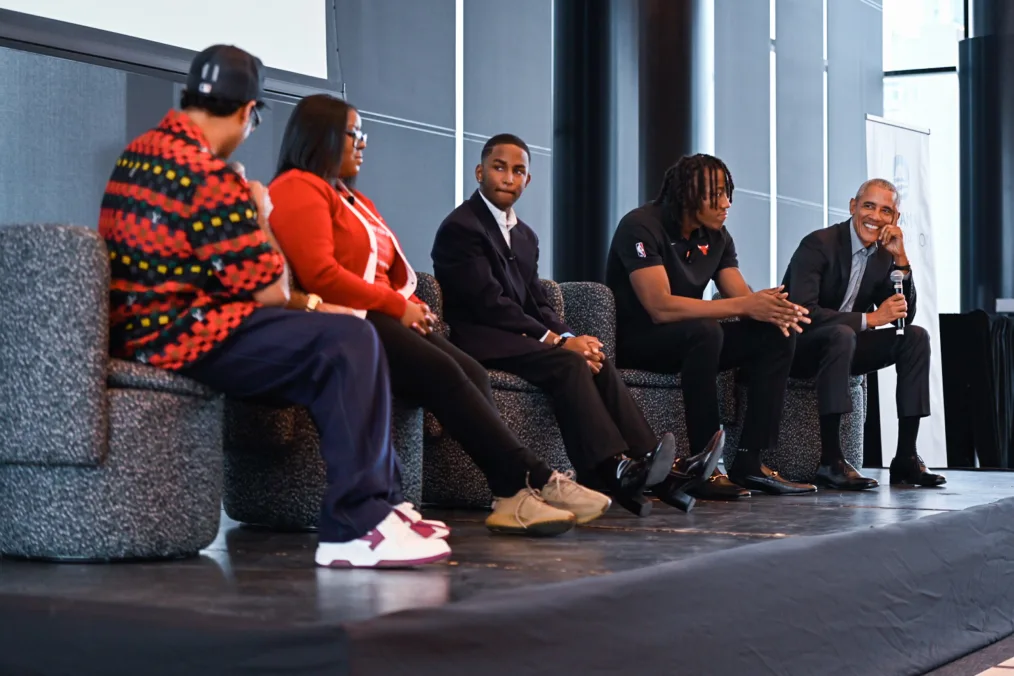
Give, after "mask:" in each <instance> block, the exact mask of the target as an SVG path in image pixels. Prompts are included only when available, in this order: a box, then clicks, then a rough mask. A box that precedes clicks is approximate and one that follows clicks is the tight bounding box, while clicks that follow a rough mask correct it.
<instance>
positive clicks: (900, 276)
mask: <svg viewBox="0 0 1014 676" xmlns="http://www.w3.org/2000/svg"><path fill="white" fill-rule="evenodd" d="M891 281H892V282H894V292H895V293H900V294H903V295H904V293H905V285H904V282H905V273H904V272H902V271H901V270H895V271H893V272H892V273H891ZM895 326H896V327H897V328H896V329H895V331H894V333H895V334H897V335H899V336H903V335H905V318H904V317H899V318H898V321H897V324H895Z"/></svg>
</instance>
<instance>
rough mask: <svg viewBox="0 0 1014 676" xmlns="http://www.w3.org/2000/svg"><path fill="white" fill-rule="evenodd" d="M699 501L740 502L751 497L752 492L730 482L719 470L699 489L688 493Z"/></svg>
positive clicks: (692, 489)
mask: <svg viewBox="0 0 1014 676" xmlns="http://www.w3.org/2000/svg"><path fill="white" fill-rule="evenodd" d="M687 493H689V494H690V495H692V496H694V497H695V498H697V499H698V500H739V499H741V498H748V497H750V491H748V490H747V489H745V488H743V487H742V486H737V485H736V484H734V483H732V482H731V481H729V477H727V476H726V475H724V474H722V473H721V472H719V471H718V470H717V469H716V470H715V471H714V472H713V473H712V475H711V478H709V479H708V480H707V481H705V482H704V483H702V484H701V485H700V486H698V487H697V488H691V489H690V490H688V491H687Z"/></svg>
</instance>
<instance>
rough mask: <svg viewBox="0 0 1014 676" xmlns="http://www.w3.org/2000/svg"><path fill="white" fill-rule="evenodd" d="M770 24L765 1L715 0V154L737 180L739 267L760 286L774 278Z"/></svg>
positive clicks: (734, 219)
mask: <svg viewBox="0 0 1014 676" xmlns="http://www.w3.org/2000/svg"><path fill="white" fill-rule="evenodd" d="M768 23H769V10H768V3H767V1H766V0H750V1H749V2H743V0H715V154H716V155H718V157H720V158H722V159H723V160H724V161H725V163H726V165H727V166H728V167H729V171H730V172H732V178H733V181H734V182H735V184H736V188H737V190H736V192H735V193H734V194H733V206H732V210H731V212H730V216H729V230H730V232H732V234H733V236H734V237H735V238H736V248H737V251H738V252H739V265H740V269H741V270H742V272H743V274H744V276H745V277H746V280H747V282H749V283H750V284H751V286H753V287H754V288H756V289H761V288H766V287H767V286H768V283H769V281H770V280H769V277H770V272H769V268H770V263H769V261H770V258H771V256H770V249H771V207H770V200H769V199H768V197H767V195H769V193H770V188H771V164H770V162H771V144H770V138H769V137H770V127H771V115H770V108H771V97H770V93H769V89H770V53H771V39H770V37H769V35H770V34H769V28H768ZM747 191H749V192H747ZM750 193H755V194H750Z"/></svg>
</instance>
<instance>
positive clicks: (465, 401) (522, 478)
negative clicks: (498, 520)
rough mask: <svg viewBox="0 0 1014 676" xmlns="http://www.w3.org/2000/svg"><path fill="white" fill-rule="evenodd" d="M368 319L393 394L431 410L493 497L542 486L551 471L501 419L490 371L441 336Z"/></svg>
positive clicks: (378, 316) (387, 319) (375, 315)
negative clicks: (384, 359)
mask: <svg viewBox="0 0 1014 676" xmlns="http://www.w3.org/2000/svg"><path fill="white" fill-rule="evenodd" d="M366 318H367V319H368V320H369V321H370V322H371V323H372V324H373V326H374V328H375V329H376V330H377V335H378V336H379V337H380V342H381V343H383V345H384V350H385V351H386V353H387V361H388V364H390V368H391V389H392V391H393V392H394V396H396V397H398V398H403V399H405V400H407V401H410V402H413V403H415V404H416V405H418V406H422V407H423V408H425V409H427V410H428V411H430V412H432V413H433V415H434V416H436V419H437V420H439V421H440V424H441V425H442V426H443V427H444V429H445V430H446V431H447V433H448V434H450V435H451V436H452V437H453V438H454V439H456V440H457V441H458V443H460V444H461V447H462V448H463V449H464V451H465V453H467V454H468V456H469V457H470V458H471V459H472V461H473V462H474V463H475V464H476V465H477V466H478V467H479V469H480V470H481V471H482V473H483V474H484V475H486V481H487V482H488V483H489V489H490V491H491V492H492V493H493V495H494V496H496V497H501V498H504V497H510V496H512V495H514V494H515V493H517V492H518V491H519V490H521V489H522V488H524V487H525V485H526V482H529V483H531V485H532V487H533V488H542V487H543V486H544V485H546V482H547V481H549V477H550V475H551V474H552V470H551V469H550V468H549V466H548V465H546V463H545V462H543V461H542V460H541V459H540V458H539V457H538V456H537V455H535V454H534V453H533V452H532V451H530V450H529V449H527V448H525V446H524V445H523V444H522V443H521V441H520V440H519V439H518V438H517V436H515V434H514V433H513V432H511V430H510V428H508V427H507V425H506V424H504V422H503V420H501V419H500V412H499V410H498V409H497V407H496V404H495V403H493V391H492V389H491V388H490V385H489V373H488V372H487V371H486V369H485V368H483V366H482V365H481V364H480V363H479V362H477V361H476V360H475V359H473V358H472V357H470V356H468V355H467V354H465V353H464V352H462V351H461V350H460V349H458V348H457V347H455V346H454V345H452V344H451V343H450V342H449V341H448V340H447V339H445V338H444V337H443V336H439V335H437V334H435V333H431V334H430V335H428V336H425V337H423V336H421V335H419V334H418V333H416V332H415V331H413V330H412V329H409V328H406V327H405V326H403V325H402V324H401V322H400V321H398V320H397V319H395V318H393V317H391V316H389V315H385V314H383V313H380V312H370V313H368V314H367V315H366Z"/></svg>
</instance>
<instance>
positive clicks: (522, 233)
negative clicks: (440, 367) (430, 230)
mask: <svg viewBox="0 0 1014 676" xmlns="http://www.w3.org/2000/svg"><path fill="white" fill-rule="evenodd" d="M431 256H432V258H433V274H434V276H435V277H436V278H437V281H438V282H439V283H440V288H441V291H442V292H443V296H444V317H443V318H444V321H446V322H447V324H448V325H449V326H450V327H451V341H452V342H454V343H455V344H456V345H457V346H458V347H460V348H461V349H462V350H464V351H465V352H467V353H469V354H470V355H472V356H473V357H475V358H476V359H478V360H479V361H485V360H488V359H501V358H504V357H515V356H518V355H522V354H528V353H529V352H534V351H536V350H545V349H549V348H550V346H547V345H546V344H544V343H540V342H539V339H540V338H542V336H544V335H545V333H546V331H553V332H554V333H558V334H559V333H566V332H568V331H569V329H568V328H567V325H566V324H564V323H563V322H562V321H561V320H560V317H559V316H558V315H557V314H556V312H554V311H553V308H552V307H551V306H550V305H549V301H548V300H547V299H546V294H545V292H544V291H543V289H542V283H541V282H540V281H539V269H538V268H539V238H538V237H537V236H536V234H535V232H534V231H533V230H532V229H531V228H530V227H528V226H527V225H526V224H525V223H523V222H522V221H520V220H518V224H517V225H516V226H514V228H512V229H511V246H510V247H508V246H507V242H506V240H504V237H503V234H502V233H501V231H500V226H499V225H498V224H497V222H496V219H495V218H494V217H493V214H492V213H491V212H490V210H489V207H488V206H486V203H485V202H484V201H483V200H482V197H481V196H480V195H479V193H478V191H476V192H475V193H473V194H472V196H471V197H469V198H468V199H467V200H465V202H464V203H462V204H461V205H460V206H459V207H458V208H457V209H455V210H454V211H452V212H451V213H450V215H449V216H447V218H445V219H444V222H443V223H441V224H440V228H439V229H438V230H437V235H436V239H435V240H434V242H433V251H432V253H431Z"/></svg>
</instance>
